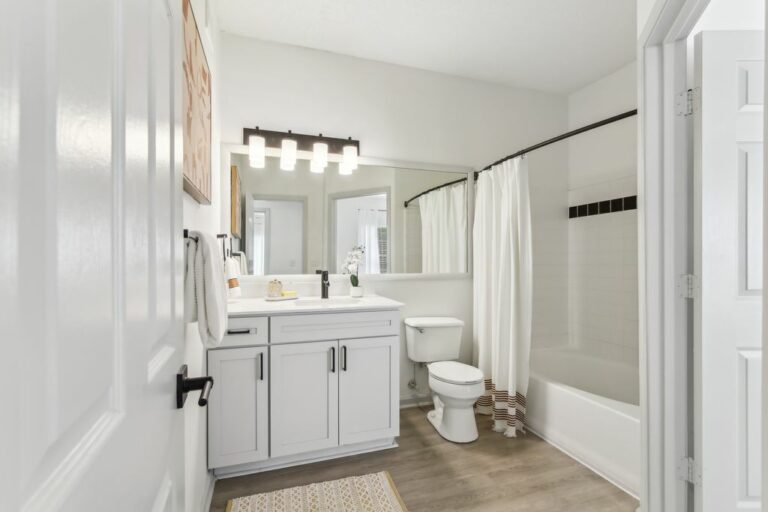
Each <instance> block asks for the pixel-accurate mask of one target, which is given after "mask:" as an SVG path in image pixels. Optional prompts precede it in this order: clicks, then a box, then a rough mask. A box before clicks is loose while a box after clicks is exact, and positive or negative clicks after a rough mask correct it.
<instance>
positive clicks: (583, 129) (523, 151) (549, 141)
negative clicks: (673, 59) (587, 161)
mask: <svg viewBox="0 0 768 512" xmlns="http://www.w3.org/2000/svg"><path fill="white" fill-rule="evenodd" d="M636 115H637V109H633V110H629V111H627V112H624V113H622V114H618V115H615V116H613V117H609V118H607V119H603V120H602V121H597V122H596V123H592V124H588V125H586V126H582V127H581V128H576V129H575V130H571V131H570V132H566V133H563V134H562V135H558V136H557V137H552V138H551V139H547V140H545V141H544V142H539V143H538V144H534V145H533V146H529V147H527V148H525V149H521V150H520V151H518V152H517V153H512V154H511V155H508V156H505V157H504V158H502V159H501V160H497V161H495V162H493V163H492V164H489V165H487V166H485V167H483V169H482V170H480V171H475V179H477V175H478V174H480V173H481V172H484V171H488V170H490V169H491V168H492V167H493V166H495V165H499V164H500V163H503V162H506V161H507V160H511V159H513V158H517V157H519V156H523V155H525V154H526V153H530V152H531V151H534V150H536V149H541V148H543V147H544V146H549V145H550V144H554V143H555V142H560V141H561V140H565V139H567V138H569V137H573V136H574V135H578V134H580V133H584V132H588V131H590V130H594V129H595V128H600V127H601V126H605V125H607V124H611V123H615V122H616V121H621V120H622V119H626V118H628V117H632V116H636ZM462 181H467V178H461V179H459V180H454V181H451V182H449V183H444V184H442V185H438V186H436V187H432V188H430V189H429V190H425V191H424V192H421V193H420V194H416V195H415V196H413V197H412V198H410V199H408V200H407V201H405V202H404V203H403V204H404V205H405V207H406V208H408V204H409V203H411V202H413V201H415V200H416V199H418V198H420V197H421V196H423V195H425V194H428V193H430V192H433V191H435V190H438V189H441V188H443V187H448V186H451V185H455V184H457V183H461V182H462Z"/></svg>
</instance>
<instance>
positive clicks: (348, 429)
mask: <svg viewBox="0 0 768 512" xmlns="http://www.w3.org/2000/svg"><path fill="white" fill-rule="evenodd" d="M339 346H340V354H339V362H340V365H339V366H340V370H341V371H340V372H339V436H340V443H341V444H342V445H345V444H351V443H360V442H363V441H372V440H376V439H383V438H387V437H396V436H398V435H399V434H400V408H399V403H400V400H399V392H400V382H399V379H400V375H399V371H398V365H399V361H400V338H399V337H398V336H387V337H383V338H363V339H354V340H341V341H340V342H339Z"/></svg>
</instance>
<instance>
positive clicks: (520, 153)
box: [479, 109, 637, 172]
mask: <svg viewBox="0 0 768 512" xmlns="http://www.w3.org/2000/svg"><path fill="white" fill-rule="evenodd" d="M636 115H637V109H634V110H630V111H628V112H624V113H623V114H619V115H616V116H613V117H609V118H608V119H603V120H602V121H598V122H596V123H592V124H588V125H587V126H582V127H581V128H576V129H575V130H571V131H570V132H566V133H564V134H562V135H558V136H557V137H552V138H551V139H547V140H545V141H544V142H539V143H538V144H534V145H533V146H529V147H527V148H525V149H521V150H520V151H518V152H517V153H512V154H511V155H509V156H505V157H504V158H502V159H501V160H496V161H495V162H493V163H492V164H490V165H487V166H485V167H483V169H482V170H481V171H479V172H483V171H488V170H490V169H491V167H493V166H494V165H499V164H500V163H502V162H506V161H507V160H511V159H513V158H517V157H519V156H523V155H524V154H526V153H530V152H531V151H534V150H536V149H540V148H543V147H544V146H549V145H550V144H554V143H555V142H560V141H561V140H565V139H567V138H569V137H573V136H574V135H578V134H580V133H584V132H588V131H590V130H594V129H595V128H600V127H601V126H605V125H607V124H611V123H615V122H616V121H621V120H622V119H626V118H628V117H632V116H636Z"/></svg>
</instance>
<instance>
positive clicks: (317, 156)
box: [312, 133, 328, 168]
mask: <svg viewBox="0 0 768 512" xmlns="http://www.w3.org/2000/svg"><path fill="white" fill-rule="evenodd" d="M320 136H321V137H322V136H323V134H322V133H321V134H320ZM312 163H315V164H317V165H319V166H321V167H323V168H325V167H326V166H327V165H328V144H326V143H325V142H315V143H314V144H312Z"/></svg>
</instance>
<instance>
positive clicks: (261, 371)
mask: <svg viewBox="0 0 768 512" xmlns="http://www.w3.org/2000/svg"><path fill="white" fill-rule="evenodd" d="M259 380H264V352H261V353H260V354H259Z"/></svg>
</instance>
